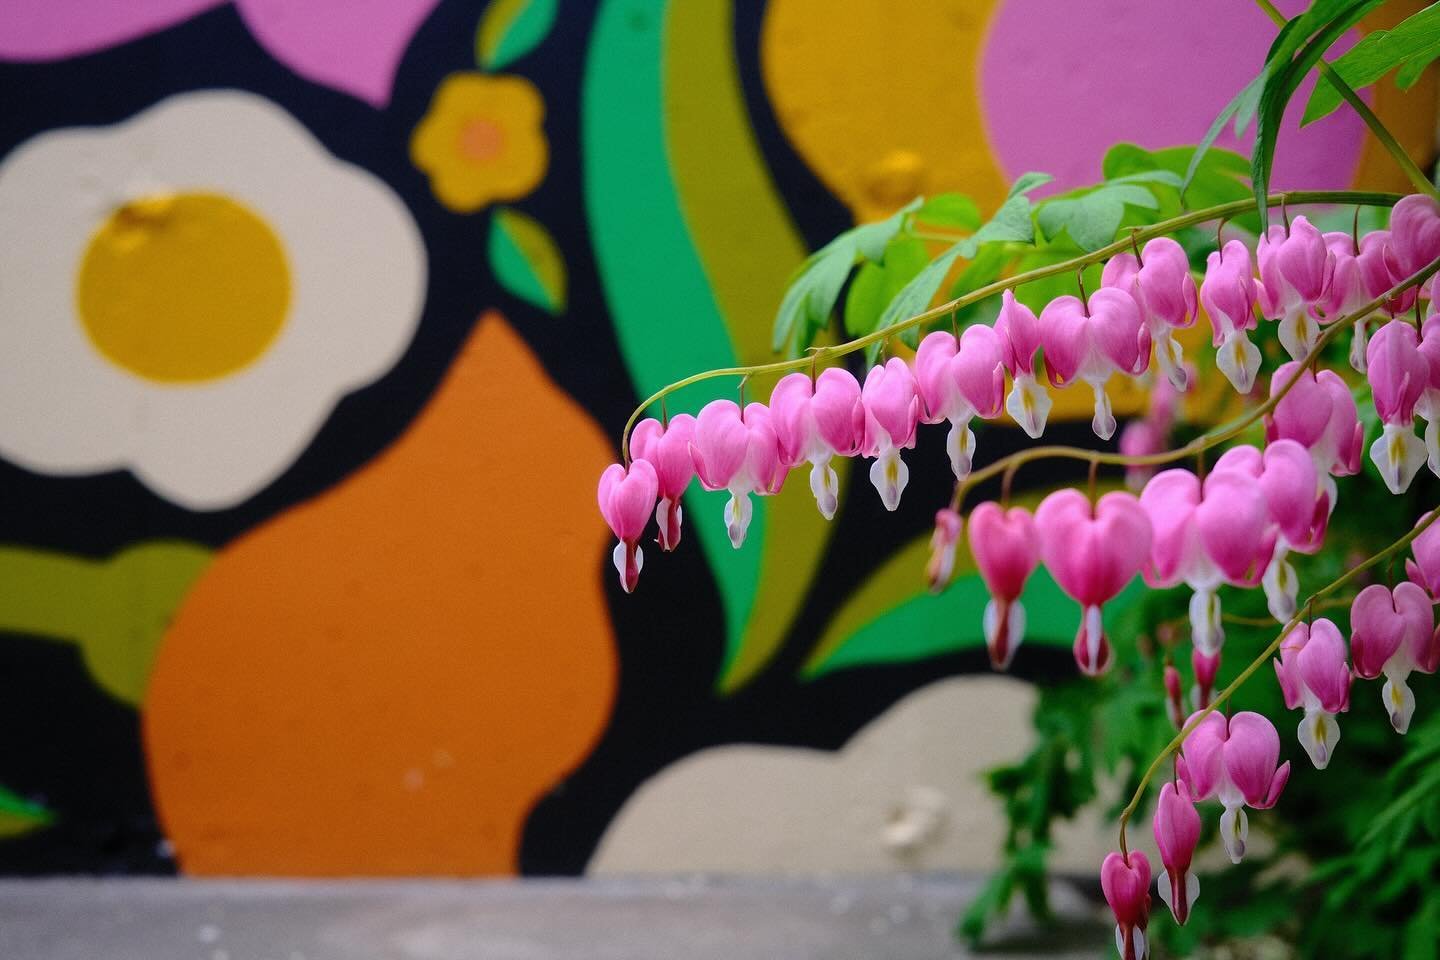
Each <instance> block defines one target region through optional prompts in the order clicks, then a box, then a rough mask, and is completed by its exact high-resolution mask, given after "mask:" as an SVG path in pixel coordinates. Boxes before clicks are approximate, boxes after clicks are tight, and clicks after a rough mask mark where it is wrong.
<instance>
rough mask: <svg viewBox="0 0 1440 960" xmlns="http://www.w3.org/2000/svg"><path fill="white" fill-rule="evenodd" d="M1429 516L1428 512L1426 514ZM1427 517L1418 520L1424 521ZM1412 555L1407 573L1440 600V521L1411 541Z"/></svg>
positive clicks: (1408, 562) (1432, 596)
mask: <svg viewBox="0 0 1440 960" xmlns="http://www.w3.org/2000/svg"><path fill="white" fill-rule="evenodd" d="M1426 516H1428V514H1427V515H1426ZM1424 520H1425V517H1423V516H1422V517H1421V518H1420V520H1418V521H1416V524H1415V525H1416V526H1419V525H1420V524H1421V523H1423V522H1424ZM1410 553H1411V557H1410V558H1407V559H1406V561H1405V575H1406V576H1407V577H1409V578H1410V580H1411V581H1412V582H1413V583H1414V584H1415V585H1416V586H1418V587H1420V588H1421V589H1422V590H1424V591H1425V592H1426V593H1428V594H1430V598H1431V599H1432V600H1435V601H1436V602H1440V523H1432V524H1430V526H1428V527H1426V528H1425V529H1424V530H1422V531H1420V535H1419V536H1417V537H1416V538H1415V539H1414V540H1411V541H1410Z"/></svg>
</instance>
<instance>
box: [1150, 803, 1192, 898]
mask: <svg viewBox="0 0 1440 960" xmlns="http://www.w3.org/2000/svg"><path fill="white" fill-rule="evenodd" d="M1154 831H1155V846H1157V847H1159V848H1160V862H1161V863H1162V864H1164V866H1165V877H1164V878H1162V879H1161V880H1160V882H1159V883H1158V884H1157V886H1158V887H1159V890H1160V899H1161V900H1163V901H1165V906H1167V907H1169V908H1170V915H1171V916H1173V917H1174V918H1175V922H1176V923H1178V924H1181V925H1182V926H1183V925H1184V923H1185V921H1186V920H1189V919H1190V905H1191V904H1192V903H1194V902H1195V898H1196V897H1198V896H1199V895H1200V880H1199V878H1197V877H1196V876H1195V874H1193V873H1191V872H1190V861H1191V860H1192V859H1193V858H1194V856H1195V847H1196V845H1197V844H1198V843H1199V842H1200V813H1199V812H1198V811H1197V810H1196V809H1195V801H1194V800H1192V799H1191V798H1190V785H1189V784H1187V783H1186V782H1185V781H1183V780H1177V781H1175V782H1169V781H1167V782H1166V783H1165V785H1164V786H1162V787H1161V788H1160V798H1159V800H1157V801H1156V803H1155V820H1154Z"/></svg>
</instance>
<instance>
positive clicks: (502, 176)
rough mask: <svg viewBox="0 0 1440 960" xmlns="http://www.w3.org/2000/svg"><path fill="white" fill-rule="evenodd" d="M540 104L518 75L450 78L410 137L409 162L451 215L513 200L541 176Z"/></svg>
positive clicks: (544, 152)
mask: <svg viewBox="0 0 1440 960" xmlns="http://www.w3.org/2000/svg"><path fill="white" fill-rule="evenodd" d="M544 117H545V101H544V99H543V98H541V96H540V91H538V90H536V89H535V85H534V84H532V83H531V82H530V81H529V80H526V79H524V78H523V77H512V76H504V77H495V76H487V75H485V74H482V73H452V74H450V76H448V77H446V78H445V79H444V81H442V82H441V84H440V88H439V89H438V90H436V91H435V96H434V98H433V99H432V100H431V101H430V109H429V111H427V112H426V114H425V116H424V117H423V118H422V119H421V120H420V123H419V124H418V125H417V126H416V127H415V132H414V134H412V135H411V137H410V161H411V162H412V163H414V164H415V166H417V167H419V168H420V169H421V170H424V171H425V172H426V173H427V174H429V176H430V190H431V191H432V192H433V193H434V194H435V199H437V200H439V201H440V202H441V203H442V204H444V205H445V206H446V207H448V208H449V209H451V210H454V211H455V212H456V213H473V212H474V211H476V210H479V209H480V208H481V207H484V206H485V205H486V204H489V203H491V202H493V201H495V200H514V199H517V198H519V197H523V196H525V195H526V194H527V193H529V192H530V191H532V190H534V189H535V187H536V186H537V185H539V183H540V181H541V180H543V179H544V178H545V168H546V166H547V164H548V163H549V156H550V151H549V145H548V144H547V143H546V140H545V131H544V130H543V129H541V126H540V122H541V120H543V119H544Z"/></svg>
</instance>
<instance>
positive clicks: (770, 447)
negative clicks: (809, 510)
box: [690, 400, 786, 550]
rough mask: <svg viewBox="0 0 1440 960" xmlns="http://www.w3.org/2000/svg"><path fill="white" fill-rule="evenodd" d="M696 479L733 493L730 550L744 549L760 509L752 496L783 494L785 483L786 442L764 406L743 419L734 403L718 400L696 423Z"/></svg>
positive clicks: (693, 452)
mask: <svg viewBox="0 0 1440 960" xmlns="http://www.w3.org/2000/svg"><path fill="white" fill-rule="evenodd" d="M690 455H691V457H692V458H693V459H694V461H695V475H696V476H698V477H699V478H700V485H701V486H702V487H704V488H705V489H706V490H729V491H730V500H729V501H728V502H727V503H726V504H725V529H726V531H727V532H728V533H729V534H730V545H731V546H733V547H734V548H735V549H737V550H738V549H740V546H741V544H743V543H744V542H745V531H746V530H747V529H749V527H750V517H751V515H752V513H753V511H754V508H753V507H752V506H751V503H750V494H752V493H758V494H760V495H761V496H766V495H769V494H772V493H779V492H780V488H781V486H783V485H784V483H785V472H786V471H785V466H784V464H782V463H781V462H780V442H779V440H778V439H777V438H776V436H775V427H774V425H773V424H772V423H771V420H770V410H769V408H767V407H766V406H765V405H764V404H763V403H752V404H750V405H748V406H747V407H746V408H745V412H744V415H743V416H742V415H741V412H740V408H739V406H737V405H736V404H735V402H734V401H733V400H712V401H710V402H709V403H707V404H705V406H704V407H702V408H701V410H700V415H699V416H698V417H696V418H695V437H694V439H692V440H691V441H690Z"/></svg>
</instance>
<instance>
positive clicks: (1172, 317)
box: [1100, 237, 1199, 392]
mask: <svg viewBox="0 0 1440 960" xmlns="http://www.w3.org/2000/svg"><path fill="white" fill-rule="evenodd" d="M1100 282H1101V284H1102V285H1104V286H1107V287H1116V288H1118V289H1121V290H1124V291H1125V292H1126V293H1128V294H1130V296H1131V297H1133V298H1134V299H1135V302H1136V303H1137V304H1138V305H1139V307H1140V310H1141V313H1142V314H1143V316H1144V318H1145V324H1146V326H1147V327H1148V328H1149V330H1150V339H1151V340H1152V341H1153V342H1154V344H1155V358H1156V360H1157V361H1158V362H1159V364H1160V370H1161V371H1162V372H1163V373H1164V374H1165V377H1166V380H1167V381H1168V382H1169V383H1170V384H1171V386H1173V387H1174V388H1175V389H1176V390H1179V391H1182V392H1183V391H1184V390H1185V389H1186V388H1187V387H1188V386H1189V382H1190V378H1189V375H1188V374H1187V372H1186V370H1185V355H1184V352H1183V351H1182V350H1181V348H1180V343H1179V341H1177V340H1176V339H1175V337H1174V331H1175V329H1176V328H1177V327H1188V326H1190V325H1191V324H1193V323H1194V322H1195V317H1196V315H1197V314H1198V312H1199V311H1198V310H1197V309H1196V292H1195V278H1194V277H1192V276H1190V258H1189V257H1188V256H1186V255H1185V248H1184V247H1182V246H1180V244H1178V243H1176V242H1175V241H1174V240H1172V239H1170V238H1169V237H1156V238H1155V239H1153V240H1151V241H1150V242H1149V243H1147V244H1145V249H1144V250H1143V251H1142V252H1141V254H1140V256H1139V257H1136V256H1135V255H1134V254H1130V253H1121V254H1117V255H1116V256H1114V257H1111V258H1110V261H1109V262H1108V263H1106V264H1105V271H1104V273H1103V274H1102V275H1101V278H1100Z"/></svg>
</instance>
